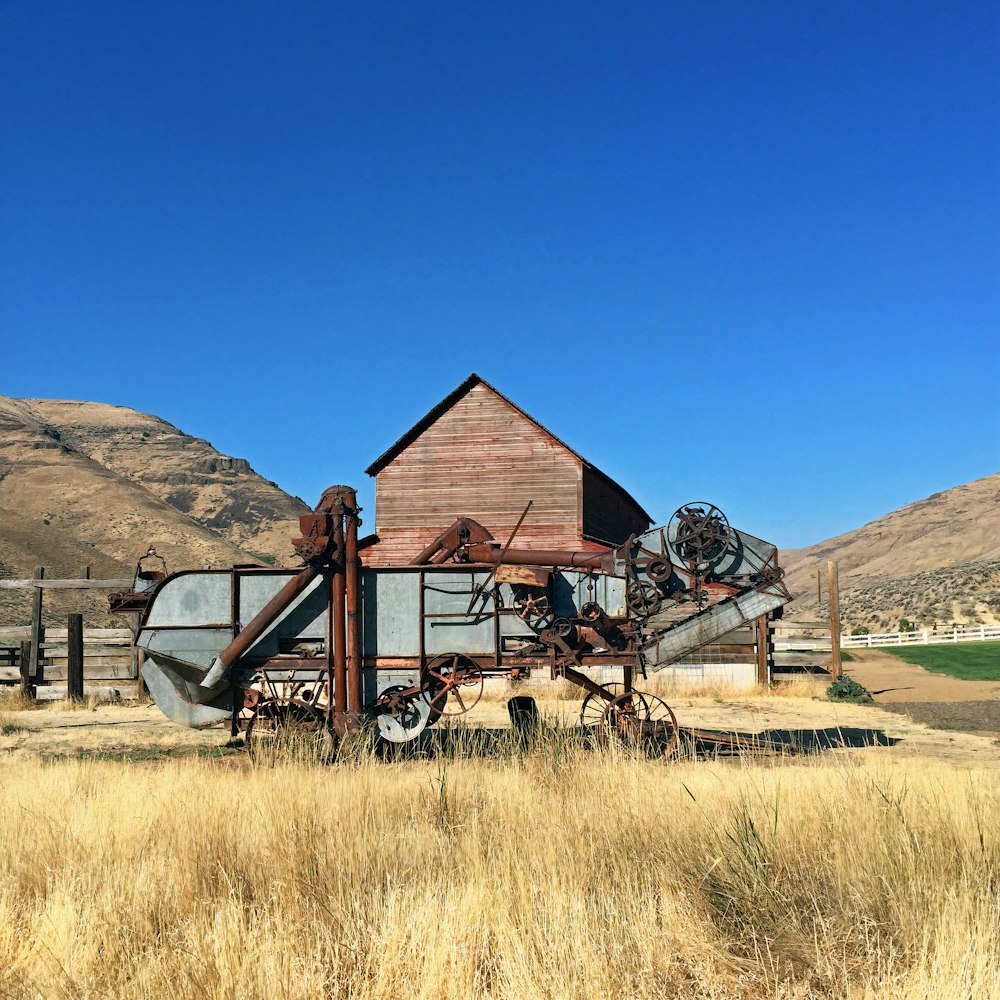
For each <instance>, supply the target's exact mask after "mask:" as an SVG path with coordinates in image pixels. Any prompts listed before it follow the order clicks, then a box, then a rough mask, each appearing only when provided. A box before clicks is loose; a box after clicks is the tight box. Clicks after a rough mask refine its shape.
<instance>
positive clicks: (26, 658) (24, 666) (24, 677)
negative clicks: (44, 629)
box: [17, 639, 32, 694]
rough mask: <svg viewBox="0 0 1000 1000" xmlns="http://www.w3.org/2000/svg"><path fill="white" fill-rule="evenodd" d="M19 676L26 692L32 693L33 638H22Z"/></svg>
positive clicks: (18, 666) (22, 688) (22, 687)
mask: <svg viewBox="0 0 1000 1000" xmlns="http://www.w3.org/2000/svg"><path fill="white" fill-rule="evenodd" d="M17 671H18V677H19V680H20V681H21V690H22V691H23V692H24V693H25V694H30V693H31V688H32V685H31V640H30V639H22V640H21V659H20V662H19V663H18V665H17Z"/></svg>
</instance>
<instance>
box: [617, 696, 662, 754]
mask: <svg viewBox="0 0 1000 1000" xmlns="http://www.w3.org/2000/svg"><path fill="white" fill-rule="evenodd" d="M601 721H602V729H601V731H602V733H603V735H604V736H605V737H606V738H607V739H613V740H618V741H620V742H622V743H624V744H626V745H627V746H632V747H647V748H649V749H656V750H658V751H659V752H660V753H662V754H663V755H664V756H669V755H671V754H673V753H674V752H675V751H676V750H677V742H678V732H677V716H676V715H674V712H673V709H672V708H671V707H670V706H669V705H668V704H667V703H666V702H665V701H664V700H663V699H662V698H657V697H656V695H652V694H643V693H642V692H641V691H627V692H625V693H624V694H620V695H618V696H617V697H616V698H615V699H614V700H613V701H612V702H610V703H609V704H608V706H607V707H606V708H605V709H604V716H603V718H602V720H601Z"/></svg>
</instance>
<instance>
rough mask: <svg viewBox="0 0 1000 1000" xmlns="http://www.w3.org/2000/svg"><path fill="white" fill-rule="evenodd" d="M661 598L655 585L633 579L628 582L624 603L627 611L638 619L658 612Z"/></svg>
mask: <svg viewBox="0 0 1000 1000" xmlns="http://www.w3.org/2000/svg"><path fill="white" fill-rule="evenodd" d="M662 596H663V595H662V594H661V593H660V589H659V587H657V586H656V584H655V583H650V582H649V581H648V580H639V579H637V578H635V577H633V578H632V579H631V580H629V583H628V588H627V589H626V591H625V601H626V603H627V604H628V609H629V611H631V612H632V613H633V614H635V615H638V616H639V617H640V618H645V617H646V616H647V615H652V614H655V613H656V612H657V611H658V610H659V607H660V600H661V598H662Z"/></svg>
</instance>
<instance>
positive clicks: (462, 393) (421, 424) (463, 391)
mask: <svg viewBox="0 0 1000 1000" xmlns="http://www.w3.org/2000/svg"><path fill="white" fill-rule="evenodd" d="M477 385H484V386H486V388H487V389H489V390H490V391H491V392H494V393H496V394H497V395H498V396H499V397H500V398H501V399H502V400H503V401H504V402H505V403H507V405H508V406H511V407H513V408H514V409H515V410H517V412H518V413H520V414H521V416H523V417H525V418H526V419H528V420H530V421H531V422H532V423H533V424H534V425H535V426H536V427H537V428H538V429H539V430H540V431H541V432H542V433H543V434H546V435H547V436H548V437H550V438H551V439H552V440H553V441H554V442H555V443H556V444H558V445H560V446H561V447H562V448H565V449H566V451H568V452H569V453H570V454H571V455H573V456H574V457H575V458H578V459H579V460H580V461H581V462H582V463H583V465H584V466H585V467H586V468H588V469H590V471H591V472H593V473H595V474H596V475H598V476H600V477H601V479H604V480H605V481H606V482H608V483H609V484H610V485H612V486H613V487H614V488H615V489H617V490H618V491H619V492H621V493H622V495H623V496H624V497H625V498H626V499H627V500H629V501H631V502H632V503H633V504H634V505H635V508H636V510H638V511H639V513H640V514H642V515H643V516H644V517H645V518H646V519H647V520H648V521H649V523H650V524H652V523H653V519H652V518H651V517H650V516H649V514H647V513H646V511H645V510H643V509H642V507H640V506H639V503H638V502H637V501H636V499H635V498H634V497H633V496H632V495H631V494H630V493H629V492H628V491H627V490H626V489H625V488H624V487H623V486H621V485H620V484H619V483H616V482H615V481H614V480H613V479H612V478H611V477H610V476H609V475H607V474H606V473H604V472H601V470H600V469H598V468H597V466H596V465H594V464H592V463H591V462H588V461H587V460H586V459H585V458H584V457H583V455H581V454H580V453H579V452H578V451H576V450H575V449H573V448H571V447H570V446H569V445H568V444H566V442H565V441H563V440H562V438H560V437H557V436H556V435H555V434H553V433H552V431H550V430H549V429H548V427H545V426H544V425H542V424H540V423H539V422H538V421H537V420H536V419H535V418H534V417H533V416H532V415H531V414H530V413H526V412H525V411H524V410H522V409H521V407H520V406H518V405H517V403H515V402H514V401H513V400H511V399H508V398H507V397H506V396H505V395H504V394H503V393H502V392H501V391H500V390H499V389H497V388H496V386H493V385H490V383H489V382H487V381H486V379H484V378H483V377H482V376H480V375H477V374H476V373H475V372H473V373H472V374H471V375H470V376H469V377H468V378H467V379H466V380H465V381H464V382H463V383H462V384H461V385H460V386H458V387H457V388H456V389H454V390H453V391H452V392H450V393H448V395H447V396H445V397H444V399H442V400H441V402H440V403H438V404H437V406H435V407H433V408H432V409H430V410H428V412H427V413H426V414H424V416H422V417H421V418H420V419H419V420H418V421H417V422H416V423H415V424H414V425H413V426H412V427H411V428H410V429H409V430H408V431H407V432H406V433H405V434H403V436H402V437H400V439H399V440H398V441H396V442H395V443H394V444H392V445H390V446H389V448H387V449H386V450H385V451H384V452H382V454H381V455H379V457H378V458H376V459H375V461H374V462H372V464H371V465H369V466H368V468H367V469H365V472H367V473H368V475H369V476H375V475H377V474H378V473H379V472H381V471H382V470H383V469H384V468H385V467H386V466H387V465H388V464H389V463H390V462H391V461H392V460H393V459H394V458H395V457H396V456H397V455H399V454H400V452H402V451H404V450H405V449H406V448H407V447H409V445H410V444H412V443H413V442H414V441H416V439H417V438H418V437H420V435H421V434H423V433H424V431H425V430H427V428H428V427H430V426H431V425H432V424H434V423H435V422H436V421H437V420H438V419H439V418H440V417H441V416H443V415H444V414H445V413H447V412H448V411H449V410H450V409H451V408H452V407H453V406H454V405H455V404H456V403H457V402H458V401H459V400H460V399H464V398H465V397H466V396H467V395H468V394H469V393H470V392H471V391H472V390H473V389H474V388H475V387H476V386H477Z"/></svg>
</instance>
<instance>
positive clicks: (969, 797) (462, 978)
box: [0, 741, 1000, 1000]
mask: <svg viewBox="0 0 1000 1000" xmlns="http://www.w3.org/2000/svg"><path fill="white" fill-rule="evenodd" d="M2 774H3V778H2V782H3V784H2V788H3V794H2V798H0V995H2V996H4V997H12V998H22V997H23V998H27V997H45V998H66V997H81V998H89V997H116V998H118V997H121V998H138V997H178V996H184V997H241V998H257V997H260V998H264V997H267V998H299V997H301V998H306V997H310V998H311V997H348V996H349V997H352V998H375V997H379V998H383V997H393V998H394V997H400V998H409V997H418V998H428V1000H430V998H434V1000H438V998H462V1000H466V998H470V997H503V998H508V997H509V998H519V1000H520V998H534V997H551V998H580V1000H583V998H586V1000H590V998H596V997H635V998H653V997H699V998H720V1000H721V998H737V997H739V998H743V997H746V998H750V997H761V996H775V997H786V998H798V997H801V998H806V997H844V998H876V997H881V998H890V997H891V998H918V997H919V998H959V997H962V998H964V997H977V998H988V997H991V996H997V995H1000V932H998V929H997V906H998V892H1000V875H998V862H1000V840H998V837H1000V833H998V831H1000V790H998V787H997V782H996V779H995V775H994V774H988V773H987V772H975V771H973V772H963V771H957V770H954V769H951V768H948V767H945V766H942V765H930V764H925V763H921V764H919V765H916V764H901V763H892V762H889V761H888V760H886V761H884V762H875V763H866V764H863V765H862V764H855V763H847V764H832V763H829V762H820V761H816V762H810V763H808V764H804V765H802V766H798V767H788V768H782V767H769V768H768V767H760V766H756V765H750V764H746V765H741V764H736V765H734V766H721V765H717V764H705V763H701V764H673V765H671V764H663V763H661V762H649V761H644V760H641V759H638V758H632V757H630V756H629V755H628V754H624V753H618V752H615V751H610V752H607V753H603V754H597V753H593V752H589V751H585V750H582V749H580V748H579V747H576V746H575V745H573V744H571V743H568V742H566V743H561V742H559V741H555V742H552V743H549V744H546V745H544V746H543V747H542V748H541V749H537V748H535V749H532V748H529V749H528V750H527V751H524V752H520V753H519V752H516V750H515V749H514V747H513V744H512V746H511V748H510V749H509V751H508V752H507V753H506V754H505V755H504V757H503V759H500V760H496V759H486V760H484V759H476V758H474V757H472V756H469V757H465V758H461V757H460V758H459V759H454V758H450V759H447V760H446V759H437V760H428V761H411V762H406V763H394V764H387V763H382V762H379V761H378V760H376V759H374V758H371V757H367V756H366V755H365V754H364V753H363V752H361V753H359V755H358V759H356V760H353V761H350V762H344V763H340V764H335V765H332V766H328V767H310V766H307V765H304V764H295V763H287V762H281V761H279V762H278V763H276V764H275V765H274V766H261V765H257V766H255V767H253V768H249V769H245V770H243V769H239V768H234V767H232V766H227V765H226V764H225V763H224V762H216V763H212V762H197V761H177V762H168V763H165V764H162V765H157V766H146V767H132V768H128V767H123V766H118V765H113V764H108V763H61V764H58V765H50V766H45V765H42V764H39V763H35V762H22V763H7V764H6V765H5V768H4V770H3V772H2Z"/></svg>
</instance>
